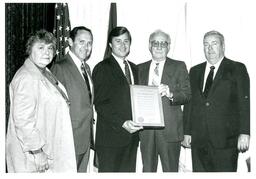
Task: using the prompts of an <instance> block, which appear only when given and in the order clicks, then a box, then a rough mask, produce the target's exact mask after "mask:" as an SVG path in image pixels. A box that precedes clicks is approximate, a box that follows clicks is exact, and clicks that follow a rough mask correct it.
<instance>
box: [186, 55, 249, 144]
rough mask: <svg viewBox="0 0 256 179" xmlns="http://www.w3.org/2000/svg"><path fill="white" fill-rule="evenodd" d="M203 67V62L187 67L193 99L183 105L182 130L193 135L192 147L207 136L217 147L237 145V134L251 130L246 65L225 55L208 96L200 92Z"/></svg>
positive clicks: (204, 64)
mask: <svg viewBox="0 0 256 179" xmlns="http://www.w3.org/2000/svg"><path fill="white" fill-rule="evenodd" d="M205 67H206V62H204V63H201V64H199V65H197V66H195V67H193V68H191V70H190V83H191V90H192V99H191V102H190V103H189V104H188V105H185V108H184V120H185V133H186V134H189V135H192V147H193V146H201V145H203V144H205V143H206V141H207V140H209V141H210V142H211V143H212V145H213V146H214V147H216V148H227V147H236V145H237V139H238V135H239V134H250V80H249V76H248V73H247V70H246V67H245V65H244V64H242V63H239V62H235V61H232V60H229V59H227V58H224V59H223V60H222V62H221V64H220V66H219V69H218V71H217V74H216V76H215V78H214V81H213V84H212V87H211V89H210V91H209V93H208V97H207V98H205V97H204V96H203V93H202V89H203V81H204V71H205ZM207 130H208V132H207ZM207 134H208V135H207Z"/></svg>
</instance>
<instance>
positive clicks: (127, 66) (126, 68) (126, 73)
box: [123, 60, 132, 84]
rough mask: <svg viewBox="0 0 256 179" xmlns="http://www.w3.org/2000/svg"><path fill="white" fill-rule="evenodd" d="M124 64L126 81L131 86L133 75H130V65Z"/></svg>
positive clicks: (125, 62)
mask: <svg viewBox="0 0 256 179" xmlns="http://www.w3.org/2000/svg"><path fill="white" fill-rule="evenodd" d="M123 62H124V70H125V76H126V79H127V81H128V83H129V84H132V80H131V74H130V70H129V65H128V63H127V61H125V60H124V61H123Z"/></svg>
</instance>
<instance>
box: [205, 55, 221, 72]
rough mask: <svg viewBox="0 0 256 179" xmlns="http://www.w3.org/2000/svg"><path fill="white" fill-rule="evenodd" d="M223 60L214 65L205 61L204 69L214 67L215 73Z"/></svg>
mask: <svg viewBox="0 0 256 179" xmlns="http://www.w3.org/2000/svg"><path fill="white" fill-rule="evenodd" d="M223 59H224V57H223V58H222V59H221V60H220V61H218V62H217V63H215V64H214V65H212V64H210V63H209V62H208V61H207V60H206V68H210V67H211V66H214V67H215V69H216V70H215V71H217V70H218V69H219V66H220V64H221V62H222V60H223Z"/></svg>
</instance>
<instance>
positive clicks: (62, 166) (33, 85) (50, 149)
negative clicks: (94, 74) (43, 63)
mask: <svg viewBox="0 0 256 179" xmlns="http://www.w3.org/2000/svg"><path fill="white" fill-rule="evenodd" d="M46 70H48V69H46ZM59 86H60V87H62V88H63V91H64V92H65V89H64V87H63V86H62V85H61V84H60V83H59ZM9 89H10V101H11V105H10V116H9V121H8V122H9V123H8V129H7V135H6V161H7V167H8V172H36V166H35V161H34V156H33V155H32V154H30V153H29V151H32V150H38V149H40V148H42V149H43V151H44V152H45V153H46V154H47V156H48V158H49V160H48V162H49V165H50V168H49V171H51V172H68V171H73V172H76V158H75V148H74V141H73V134H72V127H71V121H70V116H69V106H68V104H67V103H66V101H65V99H64V98H63V97H62V95H61V94H60V92H59V91H58V90H57V88H56V87H55V86H53V85H52V83H51V82H50V81H48V80H47V78H45V76H44V75H43V74H42V73H41V72H40V71H39V69H38V68H37V67H36V66H35V64H34V63H33V62H32V61H31V60H29V59H27V60H26V61H25V63H24V64H23V66H22V67H21V68H20V69H19V70H18V71H17V72H16V74H15V76H14V77H13V79H12V82H11V84H10V87H9ZM67 154H68V155H67Z"/></svg>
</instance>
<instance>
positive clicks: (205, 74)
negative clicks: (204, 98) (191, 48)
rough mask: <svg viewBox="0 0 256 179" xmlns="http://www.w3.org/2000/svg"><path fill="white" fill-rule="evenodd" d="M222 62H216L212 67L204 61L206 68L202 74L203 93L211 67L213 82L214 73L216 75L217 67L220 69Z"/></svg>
mask: <svg viewBox="0 0 256 179" xmlns="http://www.w3.org/2000/svg"><path fill="white" fill-rule="evenodd" d="M223 58H224V57H223ZM223 58H222V60H223ZM222 60H220V61H218V62H217V63H216V64H214V65H212V64H210V63H209V62H208V61H206V67H205V72H204V86H203V91H204V88H205V83H206V79H207V77H208V74H209V72H210V70H211V66H214V67H215V68H214V73H213V80H214V78H215V76H216V73H217V71H218V69H219V67H220V64H221V62H222Z"/></svg>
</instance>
